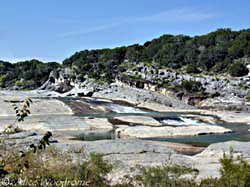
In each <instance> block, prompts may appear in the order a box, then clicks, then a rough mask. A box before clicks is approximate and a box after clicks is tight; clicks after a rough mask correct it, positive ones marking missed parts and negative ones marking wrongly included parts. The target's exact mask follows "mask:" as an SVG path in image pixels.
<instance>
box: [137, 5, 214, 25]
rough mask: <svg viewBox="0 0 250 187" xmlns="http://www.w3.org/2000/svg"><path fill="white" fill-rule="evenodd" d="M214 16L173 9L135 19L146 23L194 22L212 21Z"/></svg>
mask: <svg viewBox="0 0 250 187" xmlns="http://www.w3.org/2000/svg"><path fill="white" fill-rule="evenodd" d="M213 17H214V16H213V15H212V14H210V13H207V12H204V11H201V10H196V9H194V8H180V9H171V10H167V11H164V12H160V13H157V14H154V15H150V16H145V17H139V18H135V20H134V21H138V22H139V21H144V22H163V23H164V22H193V21H202V20H205V19H211V18H213Z"/></svg>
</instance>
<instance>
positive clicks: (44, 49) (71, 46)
mask: <svg viewBox="0 0 250 187" xmlns="http://www.w3.org/2000/svg"><path fill="white" fill-rule="evenodd" d="M249 10H250V1H249V0H237V1H236V0H41V1H34V0H2V1H0V60H6V61H10V62H17V61H22V60H30V59H39V60H41V61H44V62H49V61H57V62H62V61H63V60H64V59H65V58H68V57H70V56H71V55H72V54H74V53H75V52H76V51H81V50H85V49H99V48H113V47H119V46H127V45H131V44H135V43H139V44H143V43H144V42H146V41H148V40H152V39H154V38H157V37H159V36H161V35H163V34H174V35H178V34H184V35H189V36H195V35H202V34H207V33H209V32H211V31H215V30H216V29H218V28H231V29H232V30H241V29H247V28H250V21H249V20H250V14H249Z"/></svg>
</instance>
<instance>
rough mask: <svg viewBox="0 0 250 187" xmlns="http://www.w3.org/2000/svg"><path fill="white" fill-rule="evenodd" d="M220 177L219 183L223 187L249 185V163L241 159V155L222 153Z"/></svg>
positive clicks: (243, 186)
mask: <svg viewBox="0 0 250 187" xmlns="http://www.w3.org/2000/svg"><path fill="white" fill-rule="evenodd" d="M220 163H221V169H220V174H221V178H220V179H219V183H220V185H221V186H223V187H245V186H250V164H249V163H248V162H247V161H245V160H243V158H242V156H239V157H237V158H234V157H233V154H232V152H231V154H230V155H228V156H227V155H226V154H224V156H223V158H222V159H221V160H220Z"/></svg>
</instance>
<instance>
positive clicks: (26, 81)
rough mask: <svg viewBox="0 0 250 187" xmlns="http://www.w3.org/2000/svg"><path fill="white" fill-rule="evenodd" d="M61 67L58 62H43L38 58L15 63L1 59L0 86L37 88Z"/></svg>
mask: <svg viewBox="0 0 250 187" xmlns="http://www.w3.org/2000/svg"><path fill="white" fill-rule="evenodd" d="M58 67H60V64H58V63H56V62H50V63H42V62H40V61H38V60H30V61H23V62H18V63H15V64H12V63H9V62H4V61H0V87H1V88H5V89H13V88H14V89H35V88H38V87H40V86H41V85H42V84H43V83H44V82H45V81H46V80H47V79H48V77H49V74H50V72H51V71H52V70H54V69H57V68H58Z"/></svg>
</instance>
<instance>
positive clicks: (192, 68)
mask: <svg viewBox="0 0 250 187" xmlns="http://www.w3.org/2000/svg"><path fill="white" fill-rule="evenodd" d="M186 72H187V73H194V74H198V73H201V71H200V70H199V69H198V68H197V66H196V65H194V64H189V65H188V66H187V68H186Z"/></svg>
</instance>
